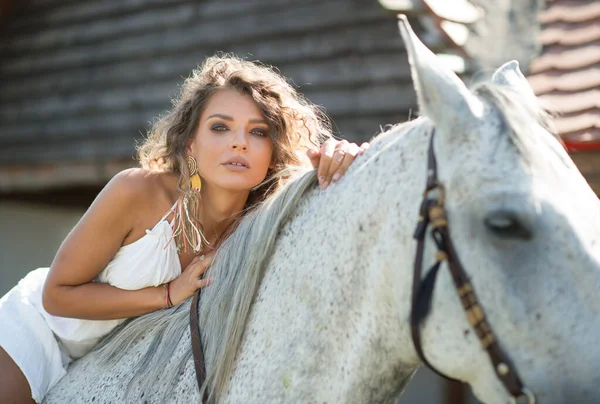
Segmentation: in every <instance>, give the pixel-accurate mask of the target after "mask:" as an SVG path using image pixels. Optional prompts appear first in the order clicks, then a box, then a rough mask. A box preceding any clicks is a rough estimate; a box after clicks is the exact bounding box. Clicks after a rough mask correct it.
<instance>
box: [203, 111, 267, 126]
mask: <svg viewBox="0 0 600 404" xmlns="http://www.w3.org/2000/svg"><path fill="white" fill-rule="evenodd" d="M211 118H221V119H224V120H226V121H231V122H233V121H234V119H233V117H231V116H229V115H223V114H212V115H211V116H209V117H208V118H206V120H209V119H211ZM248 122H249V123H262V124H265V125H268V124H269V123H268V122H267V121H265V120H264V119H250V120H249V121H248Z"/></svg>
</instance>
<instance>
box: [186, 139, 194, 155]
mask: <svg viewBox="0 0 600 404" xmlns="http://www.w3.org/2000/svg"><path fill="white" fill-rule="evenodd" d="M194 145H195V143H194V139H191V140H189V141H188V142H187V146H186V147H185V155H186V156H189V155H193V154H194Z"/></svg>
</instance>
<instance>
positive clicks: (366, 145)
mask: <svg viewBox="0 0 600 404" xmlns="http://www.w3.org/2000/svg"><path fill="white" fill-rule="evenodd" d="M369 147H371V144H370V143H369V142H364V143H363V144H361V145H360V150H359V151H358V155H359V156H361V155H362V154H363V153H364V152H366V151H367V150H368V149H369Z"/></svg>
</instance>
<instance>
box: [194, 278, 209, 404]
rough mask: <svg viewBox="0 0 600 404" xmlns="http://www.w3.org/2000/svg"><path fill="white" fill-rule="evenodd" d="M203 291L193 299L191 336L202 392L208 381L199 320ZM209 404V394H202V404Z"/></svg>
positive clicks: (197, 378)
mask: <svg viewBox="0 0 600 404" xmlns="http://www.w3.org/2000/svg"><path fill="white" fill-rule="evenodd" d="M201 290H202V289H198V290H197V291H196V293H195V294H194V298H193V299H192V304H191V306H190V334H191V339H192V353H193V356H194V368H195V369H196V380H197V381H198V389H199V390H200V391H202V385H203V384H204V381H205V380H206V363H205V362H204V351H203V350H202V339H201V337H200V322H199V320H198V303H200V294H201V293H202V292H201ZM207 402H208V397H207V392H206V390H204V393H203V394H202V404H206V403H207Z"/></svg>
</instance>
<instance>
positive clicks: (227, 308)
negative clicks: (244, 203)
mask: <svg viewBox="0 0 600 404" xmlns="http://www.w3.org/2000/svg"><path fill="white" fill-rule="evenodd" d="M315 184H316V172H315V171H314V170H313V171H310V172H308V173H305V174H304V175H302V176H301V177H299V178H298V179H297V180H292V181H290V182H289V183H288V184H287V185H286V186H284V187H283V188H282V190H280V191H279V192H277V193H276V194H275V195H273V196H271V197H269V198H268V199H267V200H266V201H265V202H264V203H263V204H262V205H261V206H260V207H259V208H257V209H256V210H254V211H252V212H250V213H248V214H247V215H246V216H245V217H244V218H243V219H242V220H241V221H240V223H239V225H238V227H237V229H236V230H235V231H234V232H233V233H232V234H231V235H230V236H229V237H228V238H227V239H226V240H225V241H224V242H223V244H222V245H221V246H220V247H219V249H218V251H217V254H216V256H215V260H214V262H213V264H212V265H211V267H210V269H209V271H208V273H207V276H209V277H211V278H213V279H214V282H213V283H212V284H211V286H210V287H208V288H206V289H204V290H203V292H202V302H204V303H203V304H200V310H199V317H200V324H202V331H203V335H204V340H203V347H204V353H205V358H206V366H207V370H208V373H207V378H206V382H205V385H204V386H203V388H208V391H209V393H210V394H211V395H212V396H213V397H218V396H219V394H220V393H222V390H223V388H224V386H225V382H226V380H227V377H228V375H229V373H230V372H231V370H232V368H233V361H234V359H235V355H236V352H237V347H238V346H239V345H240V342H241V339H242V335H243V330H244V327H245V324H246V321H247V318H248V315H249V312H250V306H251V304H252V300H253V297H254V295H255V294H256V292H257V289H258V286H259V285H260V282H261V280H262V278H263V274H264V269H265V267H266V265H267V261H268V258H269V257H270V256H271V255H272V253H273V247H274V245H275V240H276V238H277V235H278V229H280V228H281V226H282V225H283V224H284V223H285V222H286V221H287V220H288V219H289V217H290V216H291V215H292V214H293V212H294V211H295V207H296V206H297V204H298V201H299V200H300V199H301V198H302V196H303V195H304V194H305V193H306V192H307V191H308V190H310V189H312V188H314V185H315ZM190 304H191V298H190V299H188V300H186V301H185V302H183V303H182V304H180V305H179V306H177V307H175V308H172V309H168V310H159V311H156V312H153V313H149V314H147V315H144V316H141V317H138V318H135V319H132V320H131V321H127V322H126V323H124V324H123V325H121V326H120V327H118V328H117V329H115V330H114V331H113V332H112V333H111V334H110V335H109V336H107V337H106V338H105V339H104V340H103V341H102V342H101V343H100V344H99V345H98V347H97V348H96V349H95V354H96V355H97V356H96V357H97V359H98V361H99V363H101V364H104V365H109V364H110V362H111V361H112V360H115V359H117V358H119V357H121V356H123V355H125V354H126V352H127V351H128V350H129V349H130V348H131V347H132V345H133V344H134V343H135V342H136V341H139V340H140V339H142V338H145V337H147V336H149V335H150V336H151V337H150V338H151V340H150V346H149V347H148V349H147V351H146V353H145V354H143V355H142V358H141V360H140V362H139V364H138V365H136V366H135V369H133V370H132V375H133V377H132V379H131V381H130V382H129V385H128V386H127V394H129V393H130V392H131V391H132V388H133V387H136V388H139V389H140V390H141V391H151V390H152V388H153V386H155V385H156V382H157V380H162V381H163V383H164V381H165V378H168V377H171V378H172V379H173V380H172V383H169V382H168V381H167V383H165V385H167V386H170V387H169V388H167V389H164V390H163V391H161V392H159V393H160V394H161V395H162V396H163V398H165V397H168V396H169V395H170V394H171V393H172V389H173V388H174V387H175V385H176V382H177V378H178V377H179V376H180V375H181V374H182V372H183V370H184V368H185V366H186V365H187V363H188V362H189V360H190V358H191V355H192V351H191V345H190V349H188V350H185V353H184V354H183V355H181V356H180V357H179V358H176V353H177V352H176V351H177V346H178V344H180V343H182V339H183V337H184V336H185V331H186V329H187V328H188V325H189V324H188V322H189V309H190ZM188 344H189V342H188ZM98 370H99V371H101V369H98ZM161 384H162V383H161Z"/></svg>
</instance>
